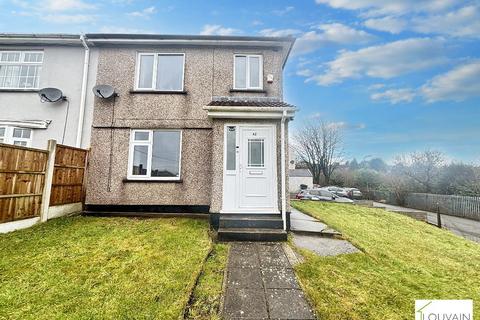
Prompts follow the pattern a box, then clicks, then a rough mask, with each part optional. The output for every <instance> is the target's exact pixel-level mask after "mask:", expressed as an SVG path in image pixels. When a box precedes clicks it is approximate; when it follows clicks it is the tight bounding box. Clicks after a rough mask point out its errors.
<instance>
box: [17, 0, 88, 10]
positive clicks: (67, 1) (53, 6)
mask: <svg viewBox="0 0 480 320" xmlns="http://www.w3.org/2000/svg"><path fill="white" fill-rule="evenodd" d="M12 3H13V4H14V5H16V6H19V7H21V8H24V9H29V10H32V11H35V12H52V11H55V12H60V11H69V10H76V11H79V10H89V9H95V8H96V6H95V5H94V4H91V3H88V2H85V1H82V0H46V1H23V0H12Z"/></svg>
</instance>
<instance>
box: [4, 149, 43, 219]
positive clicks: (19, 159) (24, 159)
mask: <svg viewBox="0 0 480 320" xmlns="http://www.w3.org/2000/svg"><path fill="white" fill-rule="evenodd" d="M47 160H48V152H47V151H45V150H39V149H33V148H25V147H20V146H12V145H7V144H0V223H3V222H8V221H14V220H20V219H25V218H31V217H37V216H39V215H40V210H41V204H42V192H43V188H44V183H45V170H46V167H47Z"/></svg>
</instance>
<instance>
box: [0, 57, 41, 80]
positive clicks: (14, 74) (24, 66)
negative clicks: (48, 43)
mask: <svg viewBox="0 0 480 320" xmlns="http://www.w3.org/2000/svg"><path fill="white" fill-rule="evenodd" d="M42 63H43V52H41V51H0V89H38V87H39V82H40V71H41V70H42Z"/></svg>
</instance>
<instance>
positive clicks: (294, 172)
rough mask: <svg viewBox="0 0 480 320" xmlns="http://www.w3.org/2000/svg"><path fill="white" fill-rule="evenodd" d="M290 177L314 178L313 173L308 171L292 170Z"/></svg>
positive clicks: (289, 172)
mask: <svg viewBox="0 0 480 320" xmlns="http://www.w3.org/2000/svg"><path fill="white" fill-rule="evenodd" d="M288 175H289V176H290V177H312V173H311V172H310V170H308V169H290V170H288Z"/></svg>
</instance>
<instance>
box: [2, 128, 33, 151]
mask: <svg viewBox="0 0 480 320" xmlns="http://www.w3.org/2000/svg"><path fill="white" fill-rule="evenodd" d="M0 128H3V129H5V133H4V135H3V136H1V137H0V139H3V142H0V143H5V144H12V145H18V144H15V142H25V143H26V145H25V146H23V147H31V146H32V138H33V129H32V128H23V127H12V126H6V125H2V124H0ZM15 129H21V130H30V137H29V138H15V137H14V136H13V131H14V130H15Z"/></svg>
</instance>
